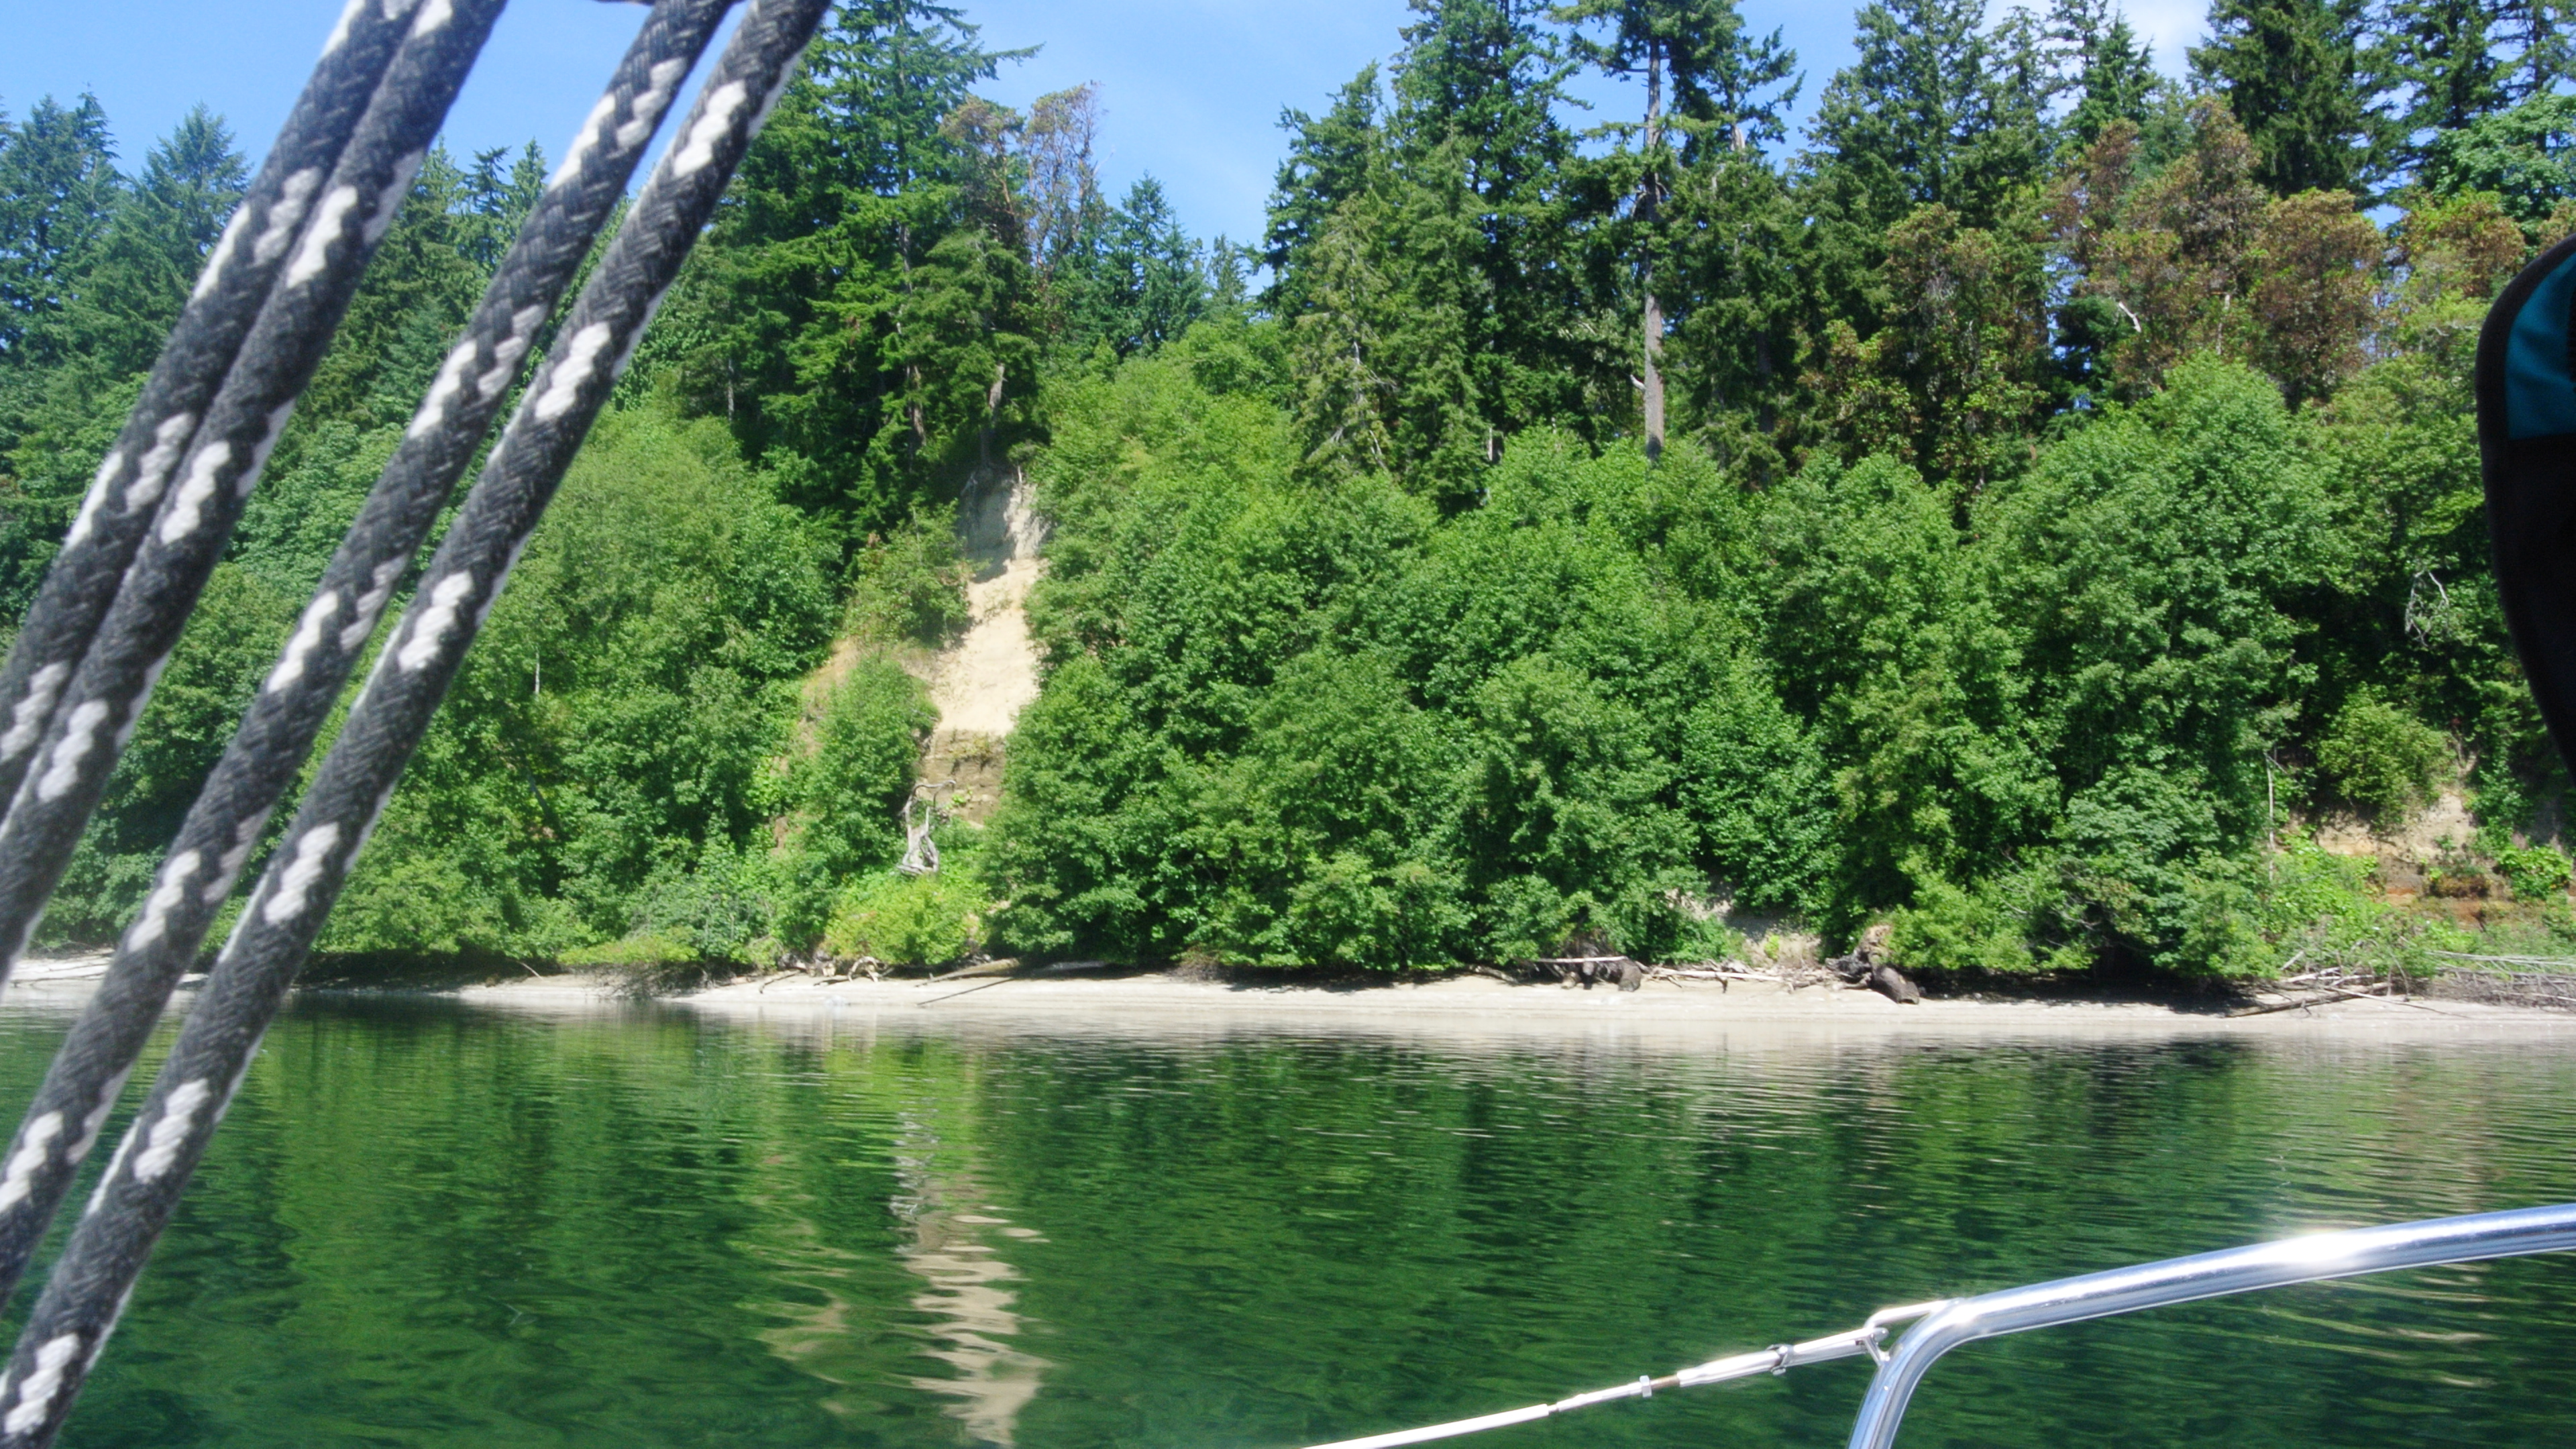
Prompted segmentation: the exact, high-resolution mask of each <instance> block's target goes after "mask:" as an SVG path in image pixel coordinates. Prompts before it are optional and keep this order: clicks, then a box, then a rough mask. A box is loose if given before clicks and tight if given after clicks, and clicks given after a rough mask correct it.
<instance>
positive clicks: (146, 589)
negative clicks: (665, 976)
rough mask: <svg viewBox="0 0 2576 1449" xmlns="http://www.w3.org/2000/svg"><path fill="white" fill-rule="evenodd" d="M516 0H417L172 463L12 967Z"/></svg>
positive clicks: (112, 622) (85, 677)
mask: <svg viewBox="0 0 2576 1449" xmlns="http://www.w3.org/2000/svg"><path fill="white" fill-rule="evenodd" d="M501 5H502V0H419V3H418V5H417V6H415V7H414V8H413V9H412V12H411V13H412V24H411V29H410V31H409V33H408V34H407V35H406V36H405V37H404V39H403V43H402V48H401V50H400V51H399V52H398V53H397V54H396V55H395V56H394V62H393V66H392V68H391V69H390V70H389V71H388V72H387V73H386V75H385V80H384V84H383V85H382V86H381V87H379V88H378V90H377V92H376V98H375V100H374V101H373V102H372V103H370V104H369V105H368V107H367V114H366V118H365V119H364V120H362V121H360V122H359V123H358V133H357V135H356V136H354V137H352V138H351V139H350V142H349V145H348V147H347V149H345V150H344V151H342V153H341V155H340V161H339V164H338V165H336V166H334V167H333V168H332V170H331V176H330V179H329V180H328V181H326V182H324V183H322V186H321V188H320V194H319V195H318V196H317V197H316V198H315V199H314V202H313V208H312V210H313V215H312V217H311V219H310V220H309V221H308V222H307V223H306V225H305V229H304V234H303V235H302V236H301V237H300V238H299V239H298V240H297V241H296V243H295V246H294V247H293V248H292V250H291V251H290V253H289V254H288V256H287V258H286V269H285V273H284V275H283V276H281V277H280V278H279V279H278V283H277V286H276V288H275V289H274V290H273V291H272V292H271V294H270V296H269V299H268V303H267V305H265V306H264V307H262V308H261V309H260V313H259V319H258V320H257V321H256V322H254V323H252V324H251V330H250V336H249V337H248V338H247V339H245V340H244V341H243V343H242V348H241V355H240V357H239V358H238V359H237V360H236V361H235V362H234V363H233V369H232V373H231V375H230V376H228V377H226V378H225V379H224V385H223V387H222V389H221V390H220V391H218V392H217V393H216V394H215V400H214V402H213V403H212V404H211V405H210V406H209V407H208V408H207V411H206V419H205V421H204V422H203V423H201V424H200V425H199V426H198V428H197V434H196V438H195V440H194V441H193V442H191V443H190V444H189V446H188V450H187V453H186V455H185V456H184V458H183V459H182V460H181V461H180V463H179V466H178V467H177V468H176V469H175V470H174V471H173V472H172V474H171V478H172V480H173V481H172V482H171V483H170V485H169V488H168V492H167V496H166V497H164V498H163V499H162V500H161V511H160V514H159V516H157V517H156V518H155V519H154V520H153V521H152V526H151V528H150V529H149V530H148V531H147V532H146V533H145V534H144V537H143V542H142V545H141V547H139V548H138V549H137V550H136V551H135V555H134V562H133V564H132V566H131V567H129V568H127V569H126V571H125V579H124V582H123V583H122V584H120V585H119V586H118V588H117V591H116V599H115V602H114V603H112V604H110V605H109V606H108V610H107V617H106V618H105V619H104V620H102V621H101V622H100V624H99V627H98V634H97V637H96V638H94V639H93V640H91V641H90V647H89V652H88V653H87V654H85V655H83V656H82V658H81V661H80V664H79V666H78V667H77V668H75V669H74V670H73V671H72V674H71V683H70V685H69V687H67V688H66V689H65V690H64V691H63V693H62V698H61V702H60V703H59V704H58V705H57V707H56V709H55V713H54V719H53V723H52V724H51V725H49V726H48V727H47V728H46V730H45V733H44V737H43V741H42V743H40V744H39V745H38V746H37V747H36V751H35V754H34V757H33V759H32V760H31V761H30V762H29V766H28V769H27V771H26V774H25V776H24V778H23V779H22V780H21V781H20V782H19V785H18V793H17V796H16V798H15V799H13V800H12V801H11V802H10V804H9V813H8V816H7V818H6V819H5V820H0V979H5V977H6V975H7V972H8V970H9V969H10V968H11V967H13V966H15V965H16V963H17V959H18V953H19V952H20V951H22V950H24V949H25V947H26V941H27V936H28V933H29V932H31V931H33V930H34V929H35V925H36V920H37V917H38V916H40V915H42V914H43V912H44V908H45V900H46V898H47V897H49V896H51V895H52V894H53V890H54V886H55V884H56V882H58V881H60V880H61V879H62V873H63V869H64V867H65V865H66V864H68V863H69V861H70V859H71V853H72V847H73V846H74V845H75V844H76V843H77V842H78V841H79V839H80V833H81V829H82V827H83V826H85V825H87V824H88V823H89V817H90V813H91V812H92V811H93V810H95V809H97V807H98V802H99V799H100V797H101V796H103V795H105V794H106V792H107V781H108V776H109V775H110V774H111V773H112V772H113V771H114V770H115V769H116V761H117V757H118V756H119V755H121V754H123V753H124V750H125V742H126V740H127V738H128V737H129V736H130V735H131V734H132V733H133V729H134V725H135V722H136V720H137V719H139V718H140V717H141V715H142V713H143V706H144V705H145V704H146V703H147V702H148V701H149V700H150V699H151V697H152V686H153V684H154V683H155V682H156V681H157V680H158V679H159V677H160V674H161V666H162V665H163V664H164V663H165V662H166V661H167V660H168V659H169V657H170V650H171V648H172V646H174V645H176V644H177V643H178V642H179V634H180V632H181V631H182V630H183V629H185V628H186V627H187V623H188V614H189V612H190V611H191V610H193V609H194V608H195V607H196V604H197V595H198V594H199V593H200V592H201V591H202V590H203V589H204V588H205V585H206V578H207V576H208V575H209V574H211V573H212V572H213V571H214V567H215V563H216V561H217V560H218V559H219V558H221V557H222V555H223V550H224V544H225V542H226V541H227V540H229V539H230V538H231V537H232V531H233V525H234V523H236V522H237V521H239V519H240V518H241V513H242V508H243V506H244V505H245V504H246V503H247V502H248V501H249V498H250V490H251V487H252V485H254V484H255V483H257V482H258V481H259V472H260V468H261V466H262V465H263V464H265V463H266V462H267V460H268V452H269V449H270V448H272V447H274V446H275V445H276V443H277V437H278V434H279V433H281V432H283V431H284V430H285V427H286V420H287V416H288V415H289V414H290V413H292V412H293V411H294V410H295V399H296V396H297V395H298V394H300V393H301V392H303V391H304V385H305V383H306V382H307V381H309V380H311V378H312V376H313V369H314V368H315V367H316V366H317V365H318V364H319V363H320V362H321V360H322V354H323V352H324V351H325V350H326V349H328V348H329V346H330V343H331V334H332V333H333V332H334V331H336V330H338V328H339V325H340V318H341V315H342V314H343V313H345V312H346V311H347V310H348V306H349V298H350V296H351V295H352V294H353V293H355V292H356V290H357V286H358V279H359V276H360V275H361V274H362V273H363V272H364V271H365V270H366V265H367V260H368V258H369V257H371V256H372V255H373V254H374V252H375V248H376V243H377V242H379V241H381V240H382V239H383V238H384V234H385V231H386V229H387V228H388V227H390V226H392V225H393V219H394V213H395V211H396V210H397V209H399V208H400V207H401V205H402V203H403V199H404V198H405V197H406V196H408V195H409V194H410V192H411V178H412V173H413V172H414V171H416V170H417V169H418V168H419V166H420V163H421V161H422V160H423V158H425V157H426V156H427V155H428V153H429V146H430V142H431V141H432V140H434V139H435V138H436V137H437V135H438V128H439V126H440V124H441V123H442V122H443V121H445V120H446V118H447V107H448V104H449V103H450V102H451V101H453V100H454V99H455V98H456V92H457V90H458V88H459V87H461V86H462V85H464V83H465V75H466V72H467V71H469V70H471V69H472V68H473V64H474V57H475V55H476V53H477V52H478V51H480V50H481V49H482V46H483V41H484V38H485V37H486V36H488V35H489V34H490V33H491V30H492V22H493V21H494V20H495V19H497V18H498V17H499V15H500V13H501Z"/></svg>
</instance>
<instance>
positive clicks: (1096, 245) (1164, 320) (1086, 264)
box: [1055, 176, 1208, 357]
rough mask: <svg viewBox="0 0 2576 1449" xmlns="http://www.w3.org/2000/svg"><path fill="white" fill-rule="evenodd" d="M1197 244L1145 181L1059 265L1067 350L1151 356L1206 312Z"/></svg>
mask: <svg viewBox="0 0 2576 1449" xmlns="http://www.w3.org/2000/svg"><path fill="white" fill-rule="evenodd" d="M1199 250H1200V249H1199V244H1198V243H1197V242H1195V241H1192V240H1191V239H1190V236H1189V233H1187V232H1185V231H1183V230H1182V229H1181V224H1180V222H1179V220H1178V219H1177V218H1175V217H1174V216H1173V214H1172V207H1171V203H1170V202H1169V201H1168V200H1166V199H1165V198H1164V196H1163V186H1162V183H1161V182H1159V181H1156V180H1155V179H1154V178H1153V177H1151V176H1147V177H1144V178H1142V179H1141V180H1139V181H1138V182H1137V183H1136V184H1135V185H1134V186H1133V187H1131V188H1129V190H1128V192H1127V199H1126V200H1125V201H1124V202H1122V203H1120V205H1119V206H1118V209H1117V210H1116V211H1114V212H1111V213H1109V214H1108V215H1106V216H1104V217H1102V218H1100V219H1099V220H1098V221H1096V222H1095V223H1094V224H1093V226H1092V227H1091V228H1090V230H1089V231H1088V233H1087V234H1086V235H1084V236H1083V237H1081V238H1080V239H1079V240H1078V241H1077V242H1076V243H1075V246H1074V248H1073V250H1072V251H1071V252H1070V254H1069V255H1067V256H1066V257H1065V258H1063V259H1062V260H1061V261H1059V263H1058V264H1057V268H1056V283H1055V289H1056V292H1057V294H1058V296H1059V297H1060V298H1061V299H1062V300H1061V304H1060V305H1061V307H1062V310H1063V314H1064V322H1063V332H1062V337H1061V340H1062V342H1063V344H1064V345H1065V346H1066V347H1068V348H1069V349H1070V350H1071V351H1073V352H1074V353H1076V354H1077V355H1087V354H1088V353H1090V352H1091V350H1092V349H1093V348H1094V347H1096V346H1098V345H1100V344H1102V343H1106V344H1107V345H1108V347H1109V349H1110V351H1111V352H1112V353H1114V354H1115V355H1117V356H1119V357H1132V356H1134V355H1135V354H1137V353H1139V352H1151V351H1152V350H1154V349H1155V348H1157V347H1160V346H1161V345H1163V344H1164V343H1166V342H1169V341H1170V340H1172V339H1173V338H1175V337H1178V336H1180V335H1181V333H1182V332H1183V331H1185V330H1186V329H1187V328H1188V327H1189V325H1190V324H1191V323H1192V322H1195V321H1197V320H1198V319H1199V318H1200V317H1201V316H1202V315H1204V314H1205V313H1206V311H1207V306H1208V279H1207V275H1206V273H1205V271H1204V270H1203V269H1202V267H1201V265H1200V257H1199Z"/></svg>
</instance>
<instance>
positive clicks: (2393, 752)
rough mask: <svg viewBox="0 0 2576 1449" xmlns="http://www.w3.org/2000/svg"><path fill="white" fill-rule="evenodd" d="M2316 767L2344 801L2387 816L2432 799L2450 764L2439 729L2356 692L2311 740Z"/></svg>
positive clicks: (2444, 741) (2448, 744) (2448, 749)
mask: <svg viewBox="0 0 2576 1449" xmlns="http://www.w3.org/2000/svg"><path fill="white" fill-rule="evenodd" d="M2317 763H2318V764H2319V765H2322V766H2324V767H2325V771H2326V773H2327V774H2329V775H2331V776H2333V777H2334V780H2335V783H2336V786H2337V787H2338V788H2339V789H2341V790H2342V791H2343V795H2344V798H2345V799H2347V800H2350V801H2351V802H2352V803H2353V804H2355V805H2357V806H2359V807H2361V808H2362V809H2364V810H2366V811H2369V812H2370V813H2371V814H2373V815H2376V816H2379V817H2381V818H2387V817H2391V816H2395V815H2398V814H2401V813H2403V812H2405V811H2407V810H2409V809H2412V808H2414V807H2416V806H2418V805H2421V804H2423V803H2424V802H2425V801H2427V800H2429V799H2430V798H2432V794H2433V789H2434V786H2435V784H2436V782H2437V781H2439V780H2440V779H2441V776H2442V772H2443V771H2444V770H2445V769H2447V768H2448V767H2449V765H2450V763H2451V747H2450V741H2449V739H2448V738H2446V737H2445V736H2444V735H2443V734H2442V732H2441V731H2440V730H2437V729H2435V728H2433V727H2432V726H2431V725H2428V724H2426V723H2424V722H2423V721H2421V720H2419V719H2417V718H2415V717H2414V716H2413V715H2411V714H2408V713H2407V712H2406V711H2405V710H2402V709H2400V708H2398V707H2397V706H2396V705H2393V704H2389V703H2387V702H2386V701H2384V700H2381V699H2378V698H2376V697H2373V696H2371V695H2368V694H2357V695H2355V696H2354V697H2353V698H2352V699H2351V700H2349V701H2347V702H2346V703H2345V704H2344V707H2343V708H2342V709H2340V710H2337V711H2336V712H2335V716H2334V721H2333V723H2332V724H2330V725H2329V726H2327V728H2326V732H2325V735H2324V737H2323V738H2322V739H2320V740H2318V741H2317Z"/></svg>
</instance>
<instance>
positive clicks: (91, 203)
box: [0, 93, 126, 368]
mask: <svg viewBox="0 0 2576 1449" xmlns="http://www.w3.org/2000/svg"><path fill="white" fill-rule="evenodd" d="M125 191H126V183H125V178H124V177H122V176H120V175H118V174H117V170H116V151H115V147H114V145H113V143H112V142H111V141H110V140H109V138H108V133H107V113H106V112H105V111H104V110H102V109H101V108H100V106H99V104H98V98H97V97H96V96H93V95H89V94H87V93H83V94H82V96H81V97H80V99H79V100H78V101H76V102H74V103H73V104H72V105H71V106H70V107H68V108H66V107H64V106H62V105H60V104H58V103H56V102H55V101H54V99H53V98H52V97H50V96H48V97H46V98H45V99H43V100H40V101H38V102H37V103H36V105H35V108H34V109H33V110H31V111H29V112H28V113H27V119H26V120H24V121H22V122H19V123H17V124H16V125H14V126H9V127H8V128H7V129H6V130H5V131H0V366H7V367H12V368H19V367H30V366H37V365H41V364H43V363H44V362H47V361H51V360H56V359H59V358H60V357H62V356H63V355H65V354H66V352H67V351H68V350H69V349H70V347H71V339H68V338H65V337H62V336H61V335H60V334H59V330H58V329H56V328H54V327H53V326H52V325H51V324H52V323H54V321H55V320H56V319H57V318H58V317H59V316H60V315H61V313H62V312H63V310H64V309H65V308H66V307H67V306H69V305H70V304H71V303H72V302H73V301H74V299H75V298H77V297H78V295H79V293H80V288H81V284H82V282H83V281H84V280H85V278H86V276H87V273H88V270H89V268H90V267H92V266H94V265H96V264H97V261H98V249H99V246H100V244H101V243H102V242H103V241H104V240H105V238H106V235H107V230H108V225H109V222H110V220H111V218H113V217H114V215H115V213H116V209H117V205H118V203H119V202H120V201H122V200H123V199H124V195H125Z"/></svg>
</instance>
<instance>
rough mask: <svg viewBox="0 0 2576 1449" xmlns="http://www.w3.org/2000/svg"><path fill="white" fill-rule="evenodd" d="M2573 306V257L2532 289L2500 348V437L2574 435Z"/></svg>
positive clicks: (2575, 261) (2575, 273) (2575, 277)
mask: <svg viewBox="0 0 2576 1449" xmlns="http://www.w3.org/2000/svg"><path fill="white" fill-rule="evenodd" d="M2571 304H2576V256H2571V257H2569V258H2568V259H2567V260H2566V261H2563V262H2561V263H2559V264H2558V269H2557V270H2556V271H2553V272H2551V273H2550V274H2549V277H2548V280H2546V281H2544V282H2542V283H2541V284H2540V285H2539V286H2537V287H2534V288H2532V289H2531V296H2530V297H2529V298H2527V299H2526V300H2525V301H2524V302H2523V304H2522V311H2521V312H2520V313H2518V314H2516V315H2515V317H2514V319H2513V338H2512V341H2511V342H2509V343H2508V344H2507V345H2506V348H2505V362H2504V401H2505V436H2507V437H2510V438H2548V437H2555V436H2557V435H2559V434H2561V433H2576V376H2570V375H2569V372H2568V364H2567V323H2568V309H2569V307H2570V305H2571Z"/></svg>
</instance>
